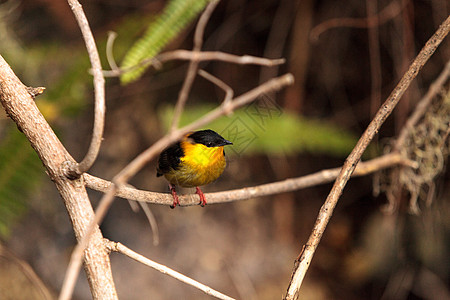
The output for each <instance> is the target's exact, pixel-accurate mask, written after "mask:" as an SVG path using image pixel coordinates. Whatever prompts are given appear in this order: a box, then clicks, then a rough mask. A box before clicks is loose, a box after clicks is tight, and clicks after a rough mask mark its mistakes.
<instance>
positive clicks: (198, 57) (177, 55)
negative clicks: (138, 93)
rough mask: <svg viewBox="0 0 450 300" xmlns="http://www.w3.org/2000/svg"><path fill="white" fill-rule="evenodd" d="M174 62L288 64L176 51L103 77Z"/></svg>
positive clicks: (225, 54)
mask: <svg viewBox="0 0 450 300" xmlns="http://www.w3.org/2000/svg"><path fill="white" fill-rule="evenodd" d="M172 60H188V61H191V60H195V61H198V62H202V61H213V60H215V61H222V62H227V63H232V64H238V65H260V66H265V67H272V66H278V65H282V64H284V63H285V62H286V60H285V59H284V58H276V59H268V58H264V57H256V56H252V55H234V54H230V53H225V52H221V51H202V52H194V51H191V50H182V49H180V50H174V51H169V52H165V53H161V54H159V55H157V56H155V57H153V58H149V59H145V60H143V61H142V62H141V63H139V64H137V65H136V66H132V67H129V68H125V69H120V68H116V69H114V68H113V69H112V70H109V71H106V70H104V71H103V75H104V76H105V77H117V76H120V75H121V74H123V73H126V72H129V71H130V70H132V69H137V68H140V67H142V66H146V65H149V64H151V65H152V66H153V67H155V68H156V69H158V68H160V66H161V64H162V63H166V62H168V61H172Z"/></svg>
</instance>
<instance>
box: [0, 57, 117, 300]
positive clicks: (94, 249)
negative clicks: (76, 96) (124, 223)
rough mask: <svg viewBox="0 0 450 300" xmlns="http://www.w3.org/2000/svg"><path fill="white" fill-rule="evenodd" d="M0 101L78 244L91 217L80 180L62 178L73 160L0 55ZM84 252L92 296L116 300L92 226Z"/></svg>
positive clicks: (105, 258)
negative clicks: (26, 143)
mask: <svg viewBox="0 0 450 300" xmlns="http://www.w3.org/2000/svg"><path fill="white" fill-rule="evenodd" d="M0 101H1V103H2V105H3V107H4V108H5V110H6V112H7V114H8V115H9V116H10V117H11V119H12V120H13V121H14V122H15V123H16V124H17V127H18V128H19V129H20V130H21V131H22V132H23V133H24V134H25V136H26V137H27V139H28V140H29V141H30V143H31V146H32V147H33V149H34V150H35V151H36V152H37V154H38V156H39V158H40V159H41V161H42V163H43V164H44V166H45V168H46V170H47V174H48V176H49V177H50V179H51V180H52V181H53V182H54V183H55V185H56V187H57V189H58V191H59V193H60V194H61V196H62V198H63V200H64V204H65V206H66V208H67V211H68V213H69V216H70V219H71V221H72V224H73V229H74V232H75V236H76V238H77V240H78V241H81V240H82V239H83V238H84V236H85V233H86V229H87V228H88V226H89V224H90V220H92V219H93V218H94V212H93V210H92V206H91V203H90V201H89V198H88V195H87V193H86V189H85V187H84V184H83V182H82V180H83V179H82V178H79V179H76V180H69V179H68V178H67V177H66V176H65V171H64V167H65V166H67V164H66V162H71V164H74V163H75V160H74V159H73V158H72V157H71V156H70V154H69V153H68V152H67V151H66V149H65V148H64V146H63V145H62V144H61V142H60V141H59V139H58V137H57V136H56V135H55V133H54V132H53V130H52V129H51V127H50V125H49V124H48V123H47V122H46V120H45V119H44V117H43V116H42V114H41V113H40V112H39V110H38V108H37V107H36V104H35V102H34V101H33V98H32V97H31V95H30V94H29V93H28V91H27V89H26V87H25V86H24V85H23V84H22V83H21V82H20V80H19V79H18V78H17V77H16V75H15V74H14V72H13V71H12V70H11V68H10V67H9V65H8V64H7V63H6V61H5V60H4V59H3V57H1V56H0ZM92 231H93V233H92V235H91V238H90V240H89V243H88V245H87V247H86V250H85V252H84V254H85V255H84V263H85V270H86V273H87V277H88V280H89V284H90V287H91V293H92V297H93V298H94V299H105V298H107V299H117V294H116V291H115V287H114V282H113V278H112V273H111V267H110V262H109V256H108V253H107V251H106V248H105V246H104V244H103V237H102V234H101V232H100V230H99V228H98V226H95V227H94V229H93V230H92Z"/></svg>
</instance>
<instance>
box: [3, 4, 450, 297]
mask: <svg viewBox="0 0 450 300" xmlns="http://www.w3.org/2000/svg"><path fill="white" fill-rule="evenodd" d="M175 2H177V1H170V5H175V4H176V3H175ZM178 2H180V1H178ZM200 2H202V1H198V3H200ZM174 3H175V4H174ZM202 3H203V4H201V5H200V4H198V5H197V4H196V5H197V6H199V7H198V8H196V9H197V11H194V12H191V13H190V15H189V14H185V15H184V17H183V18H184V19H183V20H175V22H174V24H178V25H177V26H178V27H177V26H170V28H165V29H164V30H172V31H171V32H168V33H167V34H164V35H163V36H164V37H167V39H166V40H165V41H163V43H162V45H161V46H160V48H154V49H151V51H153V52H151V51H150V50H149V53H153V54H151V55H155V54H157V53H158V52H159V51H162V50H163V51H170V50H175V49H192V46H193V43H192V40H193V32H194V29H195V24H196V20H197V19H198V15H199V13H200V12H201V9H202V8H203V7H204V5H205V4H206V2H202ZM82 4H83V7H84V10H85V12H86V15H87V18H88V19H89V22H90V25H91V26H92V30H93V32H94V36H95V38H96V41H97V45H98V48H99V52H100V56H101V57H102V60H103V67H104V68H105V69H109V67H108V63H107V60H106V49H107V47H106V42H107V35H108V32H109V31H114V32H116V33H117V39H116V40H115V43H114V46H113V51H114V57H115V59H116V61H117V63H118V64H119V66H122V65H125V66H126V65H127V64H129V62H127V59H129V60H131V59H130V58H129V57H130V56H133V55H135V56H136V54H130V52H132V50H131V51H130V49H133V45H135V44H136V43H139V42H141V43H145V41H144V42H142V39H143V37H148V36H150V37H151V34H152V32H151V31H152V30H151V29H149V30H147V28H148V27H149V26H150V28H151V27H152V26H153V28H154V27H155V26H158V25H154V24H155V23H158V22H157V21H158V20H161V19H163V20H164V16H165V18H166V19H165V20H170V21H173V19H171V18H172V17H173V16H171V15H170V14H169V12H168V8H167V7H168V5H169V1H160V0H153V1H152V0H147V1H142V0H140V1H136V0H134V1H120V0H110V1H103V0H93V1H84V3H82ZM190 6H192V7H194V5H190ZM171 7H172V6H171ZM173 7H175V6H173ZM173 7H172V8H173ZM449 11H450V5H449V3H448V2H447V1H445V0H428V1H407V0H394V1H384V0H380V1H370V0H367V1H356V0H350V1H345V2H342V1H330V0H322V1H313V0H302V1H300V0H281V1H275V0H263V1H256V0H251V1H250V0H249V1H245V0H239V1H238V0H222V1H221V2H220V3H219V5H218V7H217V8H216V9H215V11H214V13H213V15H212V17H211V19H210V21H209V23H208V26H207V27H206V31H205V39H204V45H203V50H208V51H223V52H227V53H232V54H236V55H244V54H247V55H254V56H262V57H267V58H280V57H284V58H286V60H287V61H286V64H284V65H281V66H279V67H271V68H268V67H260V66H249V65H245V66H244V65H235V64H230V63H224V62H217V61H215V62H202V63H201V64H200V67H201V68H202V69H205V70H206V71H208V72H210V73H211V74H213V75H214V76H216V77H218V78H220V79H221V80H223V81H224V82H225V83H227V84H228V85H229V86H231V87H232V88H233V90H234V93H235V95H240V94H242V93H244V92H246V91H248V90H250V89H252V88H254V87H256V86H257V85H259V84H260V83H262V82H265V81H267V80H268V79H270V78H272V77H275V76H278V75H281V74H284V73H287V72H291V73H292V74H293V75H294V76H295V84H294V85H292V86H290V87H288V88H286V89H284V90H282V91H281V92H279V93H277V94H267V95H264V96H262V97H260V98H259V99H257V100H256V101H255V102H254V103H252V104H249V105H248V106H246V107H244V108H242V109H240V110H239V111H237V112H235V113H234V114H232V115H230V116H228V117H224V118H221V119H219V120H217V121H215V122H214V123H213V124H211V125H210V126H207V127H206V128H211V129H213V130H215V131H217V132H219V133H221V134H222V135H223V136H224V137H225V138H228V139H229V140H231V141H233V142H234V145H233V146H232V147H229V148H227V149H226V150H227V158H228V165H227V169H226V170H225V172H224V174H223V175H222V177H221V178H220V179H219V180H218V181H217V182H215V183H213V184H210V185H208V186H206V187H204V188H203V191H204V192H213V191H222V190H227V189H237V188H242V187H247V186H254V185H258V184H263V183H269V182H273V181H277V180H283V179H285V178H289V177H298V176H302V175H307V174H310V173H313V172H317V171H320V170H322V169H328V168H334V167H338V166H341V165H342V163H343V161H344V160H345V158H346V156H347V155H348V154H349V152H350V151H351V150H352V148H353V147H354V145H355V143H356V141H357V139H358V137H359V136H360V135H361V134H362V132H363V131H364V129H365V128H366V126H367V125H368V123H369V122H370V120H371V116H373V115H374V114H375V112H376V110H377V109H378V107H379V106H380V104H381V103H382V101H384V99H386V97H387V96H388V95H389V93H390V92H391V91H392V89H393V88H394V87H395V85H396V84H397V82H398V81H399V79H400V78H401V76H402V74H403V73H404V72H405V71H406V69H407V67H408V66H409V64H410V63H411V61H412V59H413V58H414V57H415V56H416V54H417V53H418V52H419V51H420V49H421V48H422V47H423V45H424V44H425V42H426V41H427V40H428V39H429V38H430V36H431V35H432V34H433V33H434V32H435V30H436V29H437V28H438V26H439V24H440V23H442V21H443V20H445V18H446V17H447V16H448V15H449ZM187 15H189V17H188V16H187ZM367 16H371V17H370V18H369V19H367ZM330 20H331V21H330ZM161 26H163V27H164V25H161ZM166 27H167V26H166ZM168 37H172V38H170V39H169V38H168ZM448 39H449V38H447V40H444V42H443V43H442V45H441V46H440V47H439V48H438V49H437V51H436V53H435V54H434V55H433V56H432V58H431V60H430V61H429V62H428V63H427V64H426V65H425V67H424V68H423V70H422V71H421V72H420V73H419V75H418V77H417V79H416V80H415V81H414V82H413V84H412V85H411V86H410V88H409V89H408V91H407V92H406V94H405V95H404V96H403V98H402V100H401V102H400V103H399V105H398V106H397V107H396V109H395V111H394V113H393V114H392V116H390V117H389V119H388V120H387V121H386V123H385V124H384V125H383V127H382V129H381V131H380V133H379V135H378V136H377V137H376V140H375V141H374V142H372V144H371V146H370V147H369V148H368V150H367V151H366V154H365V156H364V159H370V158H374V157H377V156H379V155H381V154H383V153H384V152H386V151H389V149H390V148H391V146H392V143H393V139H395V136H396V135H398V133H399V132H400V130H401V129H402V127H403V126H404V124H405V121H406V120H407V118H408V116H409V115H410V113H411V111H412V110H413V109H414V108H415V106H416V104H417V103H418V101H419V100H420V99H421V98H422V97H423V95H424V94H425V93H426V91H427V90H428V88H429V86H430V84H431V83H432V82H433V81H434V80H435V79H436V77H437V76H438V75H439V74H440V72H441V71H442V69H443V68H444V65H445V63H446V62H447V61H448V60H449V59H450V42H449V40H448ZM0 40H1V43H0V54H1V55H2V56H3V57H4V58H5V59H6V61H7V62H8V63H9V64H10V65H11V67H12V69H13V70H14V71H15V72H16V74H17V75H18V76H19V78H21V80H22V81H23V82H24V83H25V84H26V85H28V86H45V87H46V88H47V89H46V91H45V93H44V94H43V95H41V96H39V97H38V98H36V103H37V104H38V106H39V108H40V109H41V111H42V113H43V114H44V115H45V117H46V119H47V120H48V122H49V123H50V124H51V125H52V127H53V128H54V130H55V132H56V133H57V134H58V136H59V137H60V138H61V140H62V141H63V143H64V145H65V146H66V147H67V149H68V151H69V152H70V153H71V154H72V155H73V156H74V158H75V159H77V160H80V159H81V158H82V157H83V156H84V154H85V152H86V151H87V148H88V145H89V141H90V136H91V130H92V123H93V87H92V77H91V76H90V75H89V73H88V69H89V67H90V64H89V61H88V58H87V53H86V50H85V46H84V43H83V40H82V38H81V34H80V31H79V28H78V26H77V24H76V22H75V19H74V17H73V15H72V12H71V10H70V8H69V6H68V4H67V3H66V2H65V1H63V0H39V1H30V0H23V1H18V0H11V1H0ZM150 40H152V39H150ZM149 47H152V45H150V46H149ZM145 55H146V56H148V55H150V54H148V53H147V54H145ZM138 56H139V55H138ZM187 65H188V63H187V62H180V61H172V62H168V63H166V64H164V65H163V67H162V68H161V69H159V70H155V69H153V68H148V69H146V70H145V72H143V73H142V74H138V75H136V76H134V77H133V78H131V79H130V78H128V79H127V78H124V77H122V78H121V79H120V78H109V79H107V83H106V97H107V99H106V103H107V114H106V128H105V136H104V141H103V144H102V148H101V152H100V155H99V158H98V160H97V162H96V164H95V165H94V167H93V168H92V170H91V171H90V172H89V173H90V174H93V175H95V176H98V177H101V178H104V179H108V180H109V179H111V178H112V177H113V176H114V175H115V174H116V173H117V172H118V171H120V170H121V169H122V168H123V167H124V166H125V165H126V164H127V163H128V162H130V161H131V160H132V159H133V158H134V157H136V156H137V155H138V154H139V153H140V152H142V151H143V150H145V149H146V148H147V147H149V146H150V145H152V143H154V142H155V141H157V140H158V139H159V138H160V137H162V136H163V135H164V133H165V132H166V131H167V128H168V125H169V124H170V120H171V115H172V111H173V106H174V104H175V102H176V100H177V97H178V92H179V90H180V87H181V85H182V82H183V80H184V76H185V72H186V69H187ZM223 97H224V93H223V91H222V90H220V89H219V88H218V87H216V86H214V85H213V84H211V83H210V82H208V81H207V80H205V79H203V78H201V77H199V76H197V78H196V80H195V82H194V85H193V89H192V92H191V94H190V97H189V100H188V103H187V106H186V110H185V113H184V115H183V117H182V121H181V123H182V124H187V123H188V122H190V121H192V120H195V119H196V118H198V117H199V116H201V115H202V114H204V113H205V112H207V111H208V110H210V109H212V108H214V107H215V106H217V105H219V104H220V103H221V101H222V100H223ZM449 116H450V96H449V92H448V85H447V90H445V89H443V90H442V92H441V93H440V94H439V95H438V97H436V99H434V100H433V104H432V106H431V107H430V109H429V112H428V113H427V114H426V116H425V117H424V118H423V119H422V120H421V122H420V126H418V128H422V129H423V130H422V131H420V132H421V133H420V134H419V133H417V132H419V130H418V131H417V132H416V135H412V136H409V137H408V139H407V143H406V146H405V149H403V150H402V151H404V153H408V155H410V156H409V157H410V158H411V159H417V160H418V161H420V162H431V163H430V166H429V168H428V171H424V172H427V173H426V176H425V175H424V173H420V172H418V171H417V172H411V171H410V170H409V171H406V170H404V168H403V169H402V168H394V169H392V170H388V171H383V172H380V173H378V174H375V175H370V176H365V177H362V178H355V179H352V180H351V181H350V182H349V183H348V185H347V187H346V189H345V191H344V194H343V196H342V197H341V199H340V201H339V203H338V205H337V208H336V210H335V212H334V215H333V218H332V219H331V222H330V224H329V225H328V228H327V230H326V232H325V234H324V237H323V239H322V242H321V243H320V245H319V248H318V250H317V252H316V254H315V257H314V259H313V262H312V265H311V267H310V269H309V271H308V273H307V276H306V279H305V282H304V284H303V286H302V289H301V293H302V294H301V298H302V299H355V300H357V299H450V292H449V286H450V274H449V273H450V257H449V255H448V254H449V253H450V203H449V199H450V184H449V182H450V175H449V172H448V169H447V168H446V162H447V161H446V158H447V156H448V153H449V151H448V149H449V142H448V140H447V141H446V137H445V132H446V130H448V124H449V121H450V120H449V118H450V117H449ZM0 138H1V140H0V237H1V248H0V250H1V251H0V254H1V255H0V264H1V267H0V298H1V299H46V298H45V295H46V294H49V295H52V296H49V297H53V296H55V295H57V294H58V291H59V290H60V288H61V285H62V281H63V277H64V274H65V271H66V267H67V264H68V262H69V259H70V254H71V251H72V249H73V247H74V244H75V238H74V234H73V231H72V228H71V224H70V221H69V218H68V216H67V213H66V211H65V208H64V205H63V203H62V201H61V198H60V196H59V195H58V193H57V191H56V189H55V187H54V185H53V183H52V182H51V181H50V180H49V179H48V177H46V175H45V172H44V168H43V167H42V164H41V163H40V161H39V160H38V158H37V156H36V154H35V153H34V152H33V150H32V149H31V147H30V146H29V143H28V142H27V140H26V139H25V138H24V136H23V135H22V134H21V133H20V132H19V131H18V130H17V128H16V126H15V125H14V124H13V123H12V122H11V121H10V120H9V119H8V118H7V116H6V115H4V113H2V115H1V119H0ZM430 139H431V140H430ZM428 145H434V146H433V147H428ZM430 149H434V150H430ZM419 150H420V151H419ZM418 153H422V154H423V153H431V154H430V156H431V158H430V156H428V158H424V157H423V156H420V155H419V154H418ZM436 161H437V162H436ZM155 165H156V163H155V161H153V162H151V163H149V165H148V166H147V167H146V168H144V169H143V170H142V171H141V172H140V173H139V174H137V176H136V177H135V178H133V180H132V181H131V182H130V184H132V185H134V186H136V187H138V188H140V189H146V190H151V191H158V192H168V188H167V183H166V181H165V180H164V179H161V178H156V176H155V175H156V172H155ZM408 172H409V173H408ZM421 172H422V171H421ZM330 189H331V184H325V185H320V186H317V187H313V188H308V189H304V190H300V191H296V192H292V193H284V194H280V195H274V196H271V197H262V198H257V199H250V200H246V201H239V202H235V203H230V204H218V205H208V206H206V207H205V208H200V207H189V208H176V209H174V210H171V209H169V208H168V207H165V206H158V205H150V206H149V208H150V210H151V212H152V213H153V215H154V218H155V219H156V222H157V225H158V228H159V234H158V235H157V232H155V231H152V229H151V228H150V226H149V224H148V219H147V217H146V215H145V214H144V212H143V211H142V210H140V211H137V212H135V211H134V210H133V209H132V208H131V207H130V205H129V203H128V202H127V201H126V200H123V199H116V200H115V202H114V204H113V206H112V207H111V209H110V211H109V213H108V215H107V217H106V219H105V221H104V222H103V224H102V226H101V229H102V231H103V234H104V236H105V237H107V238H109V239H111V240H114V241H119V242H121V243H123V244H125V245H126V246H128V247H130V248H131V249H133V250H135V251H137V252H139V253H141V254H143V255H144V256H147V257H148V258H150V259H152V260H155V261H157V262H159V263H162V264H164V265H167V266H168V267H171V268H173V269H175V270H177V271H179V272H181V273H183V274H185V275H187V276H189V277H192V278H193V279H195V280H198V281H200V282H202V283H204V284H206V285H209V286H211V287H212V288H214V289H217V290H218V291H221V292H223V293H225V294H227V295H229V296H232V297H235V298H238V299H281V297H282V295H284V294H285V293H286V289H287V286H288V283H289V280H290V276H291V273H292V269H293V265H294V260H295V259H296V258H297V256H298V255H299V253H300V251H301V249H302V245H303V244H304V243H306V241H307V238H308V236H309V234H310V231H311V229H312V227H313V224H314V221H315V218H316V216H317V214H318V211H319V209H320V207H321V205H322V204H323V202H324V200H325V198H326V196H327V194H328V192H329V191H330ZM193 192H194V190H193V189H184V190H181V193H193ZM89 194H90V197H91V201H92V203H93V205H94V206H96V205H97V203H98V200H99V199H100V197H101V194H100V193H98V192H95V191H89ZM388 203H390V204H391V205H388ZM155 239H159V243H158V244H157V243H156V242H157V240H155ZM156 244H157V245H156ZM111 261H112V269H113V274H114V278H115V283H116V286H117V290H118V294H119V297H120V298H121V299H209V298H210V297H208V296H206V295H204V294H203V293H201V292H199V291H197V290H196V289H194V288H192V287H189V286H187V285H185V284H183V283H180V282H178V281H176V280H174V279H172V278H169V277H166V276H165V275H163V274H161V273H159V272H156V271H154V270H152V269H149V268H147V267H145V266H143V265H141V264H139V263H136V262H134V261H132V260H131V259H129V258H127V257H125V256H123V255H120V254H115V253H113V254H112V255H111ZM33 270H34V271H33ZM90 298H91V295H90V291H89V287H88V284H87V281H86V278H85V276H84V274H82V275H80V278H79V280H78V283H77V286H76V290H75V293H74V299H90Z"/></svg>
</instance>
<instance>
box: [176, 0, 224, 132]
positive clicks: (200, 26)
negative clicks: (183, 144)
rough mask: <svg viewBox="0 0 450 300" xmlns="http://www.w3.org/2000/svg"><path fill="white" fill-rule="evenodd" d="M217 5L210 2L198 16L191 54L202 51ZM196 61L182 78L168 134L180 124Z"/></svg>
mask: <svg viewBox="0 0 450 300" xmlns="http://www.w3.org/2000/svg"><path fill="white" fill-rule="evenodd" d="M217 4H219V0H213V1H211V2H210V3H209V4H208V6H206V9H205V11H204V12H203V13H202V15H201V16H200V19H199V21H198V23H197V27H196V28H195V34H194V47H193V49H192V52H193V53H198V52H200V51H201V50H202V45H203V34H204V33H205V27H206V24H208V20H209V18H210V17H211V14H212V13H213V11H214V9H215V8H216V6H217ZM198 64H199V61H198V60H191V61H190V62H189V67H188V70H187V73H186V77H185V78H184V82H183V86H182V87H181V89H180V92H179V94H178V101H177V104H176V105H175V109H174V112H173V118H172V124H171V126H170V130H169V131H170V132H172V131H174V130H175V129H177V128H178V123H179V122H180V118H181V114H182V113H183V110H184V106H185V104H186V101H187V99H188V96H189V92H190V91H191V88H192V84H193V83H194V79H195V75H196V74H197V69H198Z"/></svg>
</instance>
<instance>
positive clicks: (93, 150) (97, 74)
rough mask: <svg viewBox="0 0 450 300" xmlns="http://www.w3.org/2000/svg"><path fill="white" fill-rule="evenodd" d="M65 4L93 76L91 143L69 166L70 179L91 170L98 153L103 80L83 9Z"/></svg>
mask: <svg viewBox="0 0 450 300" xmlns="http://www.w3.org/2000/svg"><path fill="white" fill-rule="evenodd" d="M67 2H68V3H69V6H70V8H71V9H72V11H73V14H74V15H75V18H76V20H77V22H78V26H79V27H80V29H81V33H82V35H83V38H84V42H85V44H86V49H87V52H88V55H89V59H90V61H91V65H92V73H93V76H94V91H95V92H94V93H95V109H94V126H93V129H92V138H91V142H90V145H89V149H88V151H87V153H86V155H85V157H84V158H83V159H82V161H81V162H80V163H78V164H73V165H71V166H70V168H69V170H68V171H69V174H68V175H69V176H70V177H79V176H80V175H81V174H83V173H84V172H86V171H88V170H89V169H90V168H91V166H92V165H93V164H94V162H95V160H96V159H97V156H98V152H99V151H100V145H101V142H102V139H103V129H104V126H105V78H104V77H103V72H102V66H101V62H100V56H99V55H98V51H97V46H96V45H95V40H94V36H93V34H92V31H91V29H90V27H89V23H88V20H87V18H86V15H85V14H84V11H83V8H82V7H81V4H80V3H79V2H78V1H77V0H67Z"/></svg>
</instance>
